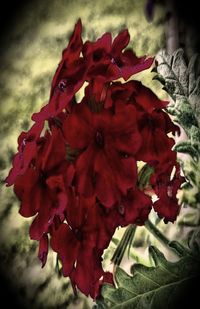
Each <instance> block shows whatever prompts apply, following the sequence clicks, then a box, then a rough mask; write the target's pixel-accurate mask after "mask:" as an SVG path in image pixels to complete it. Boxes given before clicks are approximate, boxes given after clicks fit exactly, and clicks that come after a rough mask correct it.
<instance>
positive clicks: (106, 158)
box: [64, 103, 141, 207]
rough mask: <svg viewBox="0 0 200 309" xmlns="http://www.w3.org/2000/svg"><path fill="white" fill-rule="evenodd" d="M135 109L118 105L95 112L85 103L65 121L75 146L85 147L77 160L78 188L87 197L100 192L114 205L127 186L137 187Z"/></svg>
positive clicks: (138, 140)
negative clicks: (112, 109) (113, 109)
mask: <svg viewBox="0 0 200 309" xmlns="http://www.w3.org/2000/svg"><path fill="white" fill-rule="evenodd" d="M135 118H136V115H135V108H134V107H133V106H131V105H127V106H126V105H124V104H123V105H122V104H117V105H116V108H115V112H114V113H113V112H112V111H110V110H102V111H101V112H100V113H93V112H92V111H91V110H90V109H89V108H88V106H87V105H86V104H84V103H81V104H79V105H77V106H75V108H74V109H73V110H72V113H71V114H70V115H69V117H68V118H67V119H66V122H65V123H64V133H65V132H66V134H65V136H66V140H67V142H68V143H69V145H70V147H71V148H73V149H74V148H75V149H79V150H81V154H80V155H79V157H78V158H77V160H76V163H75V169H76V173H75V179H76V182H77V190H78V192H79V193H80V194H83V195H84V196H92V195H93V194H96V196H97V197H98V198H99V200H100V201H101V202H102V203H103V204H104V205H105V206H106V207H111V206H112V205H113V204H114V203H117V202H120V200H121V195H122V194H124V195H125V194H126V192H127V189H129V188H133V187H135V184H136V181H137V168H136V161H135V159H134V154H135V153H136V152H137V151H138V149H139V147H140V145H141V136H140V134H139V132H138V129H137V123H136V119H135Z"/></svg>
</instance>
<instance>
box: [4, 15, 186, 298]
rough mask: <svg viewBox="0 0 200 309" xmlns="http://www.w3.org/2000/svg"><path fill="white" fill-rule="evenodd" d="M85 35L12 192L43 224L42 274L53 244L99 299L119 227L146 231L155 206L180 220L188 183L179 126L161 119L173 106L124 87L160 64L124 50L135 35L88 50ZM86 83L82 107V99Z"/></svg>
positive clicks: (58, 80) (56, 82)
mask: <svg viewBox="0 0 200 309" xmlns="http://www.w3.org/2000/svg"><path fill="white" fill-rule="evenodd" d="M81 30H82V25H81V22H80V20H79V21H78V23H77V24H76V26H75V29H74V32H73V34H72V37H71V39H70V42H69V45H68V47H67V48H66V49H65V50H64V51H63V55H62V60H61V62H60V64H59V66H58V69H57V71H56V73H55V76H54V78H53V81H52V87H51V93H50V100H49V103H48V104H47V105H46V106H45V107H43V108H42V110H41V111H40V112H39V113H36V114H34V115H33V116H32V119H33V120H34V122H35V123H34V125H33V126H32V128H31V129H30V130H29V131H28V132H26V133H24V132H23V133H22V134H21V135H20V137H19V140H18V143H19V147H18V153H17V154H16V155H15V157H14V159H13V167H12V169H11V171H10V173H9V175H8V177H7V179H6V182H7V184H8V185H12V184H14V191H15V193H16V195H17V197H18V198H19V200H20V201H21V207H20V214H21V215H22V216H24V217H31V216H35V218H34V220H33V222H32V224H31V227H30V237H31V238H32V239H35V240H38V241H39V244H40V245H39V254H38V256H39V258H40V260H41V261H42V266H44V265H45V263H46V259H47V254H48V247H49V241H48V237H49V236H50V245H51V247H52V249H53V250H54V251H55V252H57V253H58V256H59V258H60V260H61V262H62V265H63V274H64V276H69V277H70V279H71V282H72V284H73V286H74V287H76V286H77V287H78V288H79V289H80V290H81V291H82V292H83V293H85V294H86V295H91V296H92V297H93V298H95V297H96V296H97V294H98V289H99V286H100V284H101V282H102V281H103V280H107V281H108V280H112V277H111V276H110V275H109V274H108V273H105V272H104V271H103V269H102V265H101V262H102V254H103V251H104V249H105V248H106V247H107V246H108V245H109V242H110V240H111V238H112V235H113V234H114V232H115V229H116V227H118V226H127V225H128V224H143V223H144V222H145V220H146V219H147V218H148V214H149V212H150V210H151V208H152V207H154V209H155V210H156V211H157V213H158V215H159V216H161V217H163V218H164V219H165V220H166V221H174V220H175V218H176V216H177V214H178V212H179V206H178V204H177V200H176V192H177V189H178V188H179V186H180V183H181V178H180V176H179V168H178V166H177V163H176V154H175V153H174V152H173V151H172V150H171V148H172V146H173V144H174V141H173V139H172V138H170V137H169V136H168V133H169V132H172V133H174V132H175V131H176V130H177V127H176V126H175V125H173V123H172V122H171V120H170V118H169V117H168V115H167V114H166V113H165V112H164V111H163V109H164V108H165V107H166V104H167V102H164V101H161V100H159V99H158V98H157V97H156V96H155V95H154V94H153V93H152V92H151V90H150V89H148V88H146V87H145V86H143V85H142V84H141V83H140V82H138V81H133V80H130V81H128V82H125V83H122V82H120V81H116V80H117V79H119V78H123V79H124V80H125V81H126V80H127V79H128V78H129V77H130V76H132V75H133V74H134V73H138V72H139V71H141V70H144V69H147V68H149V67H150V65H151V64H152V62H153V59H152V58H146V57H142V58H138V57H136V55H135V54H134V53H133V52H132V51H131V50H130V49H126V50H124V48H125V47H126V46H127V45H128V43H129V40H130V38H129V33H128V31H127V30H125V31H122V32H121V33H120V34H119V35H118V36H117V37H116V38H115V39H114V41H113V42H112V38H111V34H110V33H105V34H104V35H103V36H102V37H101V38H100V39H98V40H97V41H96V42H89V41H88V42H86V43H84V44H83V42H82V38H81ZM85 82H87V83H88V84H87V86H86V88H85V95H84V97H83V99H82V101H81V102H80V103H79V104H77V103H76V99H75V94H76V92H77V91H78V90H79V89H80V88H81V86H82V85H83V84H84V83H85ZM45 121H47V122H48V127H49V128H48V129H47V130H46V131H45V132H44V124H45ZM141 160H142V161H144V162H146V163H148V164H149V165H150V166H151V167H153V169H154V172H153V174H152V176H151V179H150V183H151V186H152V188H153V189H154V191H155V193H156V194H157V196H158V200H157V201H156V202H155V203H154V204H153V202H152V200H151V197H150V196H148V195H146V194H145V193H144V192H143V191H142V189H141V188H139V185H138V172H137V161H141ZM174 167H175V168H176V171H175V173H174V177H173V178H172V177H171V174H172V170H173V168H174ZM171 178H172V179H171Z"/></svg>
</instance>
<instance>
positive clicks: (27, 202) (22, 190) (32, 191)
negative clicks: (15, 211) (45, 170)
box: [14, 168, 41, 217]
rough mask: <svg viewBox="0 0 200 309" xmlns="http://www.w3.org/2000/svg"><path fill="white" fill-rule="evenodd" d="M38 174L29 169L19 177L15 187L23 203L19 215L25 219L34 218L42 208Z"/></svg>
mask: <svg viewBox="0 0 200 309" xmlns="http://www.w3.org/2000/svg"><path fill="white" fill-rule="evenodd" d="M38 180H39V175H38V172H37V171H36V170H34V169H32V168H29V169H28V170H27V171H26V173H25V174H24V175H22V176H19V177H18V178H17V180H16V182H15V185H14V192H15V194H16V195H17V197H18V198H19V200H20V201H21V206H20V210H19V213H20V214H21V215H22V216H23V217H32V216H34V215H35V214H36V213H37V211H38V210H39V207H40V200H41V189H40V187H39V185H38Z"/></svg>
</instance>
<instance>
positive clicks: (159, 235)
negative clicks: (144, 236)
mask: <svg viewBox="0 0 200 309" xmlns="http://www.w3.org/2000/svg"><path fill="white" fill-rule="evenodd" d="M145 227H146V229H147V230H148V231H149V232H150V233H151V234H152V235H153V236H154V237H155V238H157V239H158V240H159V241H160V242H162V243H163V244H164V245H165V246H167V247H169V243H170V240H169V239H168V238H167V237H166V236H165V235H164V234H163V233H162V232H161V231H160V230H159V229H158V228H157V227H156V226H155V225H154V224H153V223H152V222H151V221H150V220H149V219H148V220H147V221H146V222H145Z"/></svg>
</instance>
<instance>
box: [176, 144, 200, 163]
mask: <svg viewBox="0 0 200 309" xmlns="http://www.w3.org/2000/svg"><path fill="white" fill-rule="evenodd" d="M173 150H175V151H177V152H181V153H186V154H189V155H190V156H191V157H192V158H195V159H197V158H198V156H199V152H198V151H197V149H196V148H195V147H194V146H193V145H191V143H190V141H184V142H179V143H178V144H176V145H175V146H174V147H173Z"/></svg>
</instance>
